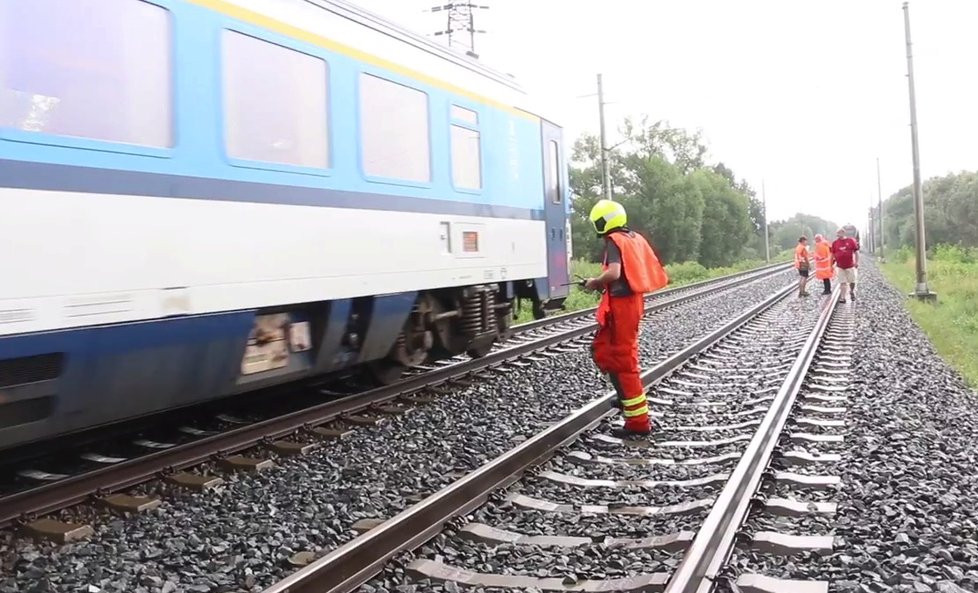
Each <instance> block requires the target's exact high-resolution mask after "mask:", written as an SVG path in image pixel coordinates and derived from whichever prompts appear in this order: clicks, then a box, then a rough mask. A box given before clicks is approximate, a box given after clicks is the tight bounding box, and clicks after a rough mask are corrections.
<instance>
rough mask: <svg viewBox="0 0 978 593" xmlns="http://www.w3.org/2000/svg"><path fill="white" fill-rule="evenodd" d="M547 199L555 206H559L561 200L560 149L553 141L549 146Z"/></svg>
mask: <svg viewBox="0 0 978 593" xmlns="http://www.w3.org/2000/svg"><path fill="white" fill-rule="evenodd" d="M547 168H548V169H549V171H548V175H547V177H548V179H547V199H548V200H550V201H551V202H553V203H554V204H559V203H560V199H561V193H562V192H561V189H560V148H559V147H558V146H557V142H556V141H555V140H551V141H550V143H549V144H548V145H547Z"/></svg>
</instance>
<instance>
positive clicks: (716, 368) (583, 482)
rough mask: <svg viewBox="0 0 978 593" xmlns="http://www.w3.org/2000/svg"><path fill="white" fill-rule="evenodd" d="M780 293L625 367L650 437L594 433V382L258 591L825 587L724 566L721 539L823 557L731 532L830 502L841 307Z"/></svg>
mask: <svg viewBox="0 0 978 593" xmlns="http://www.w3.org/2000/svg"><path fill="white" fill-rule="evenodd" d="M794 291H795V288H794V287H788V288H785V289H783V290H780V291H778V292H777V293H776V294H774V295H772V296H771V297H770V298H768V299H767V300H766V301H764V302H763V303H761V304H760V305H758V306H756V307H754V308H752V309H751V310H750V311H747V312H745V313H744V314H743V315H741V316H740V317H738V318H737V319H734V320H732V321H731V322H730V323H728V324H726V325H725V326H724V327H721V328H719V329H717V330H716V331H713V332H711V333H710V334H709V335H706V336H704V337H702V338H701V339H699V340H697V341H696V343H694V344H691V345H689V346H688V347H687V348H685V349H683V350H682V351H680V352H677V353H675V354H674V355H672V356H670V357H669V358H668V359H667V360H665V361H664V362H662V363H661V364H659V365H657V366H655V367H654V368H652V369H650V370H648V371H647V372H645V373H644V374H643V380H644V382H645V383H646V385H647V386H649V401H650V407H651V408H652V409H653V411H654V412H655V415H656V417H657V421H658V423H659V424H660V425H661V426H660V430H659V431H658V432H657V434H656V435H655V437H654V439H652V440H621V439H618V438H614V437H610V436H607V432H608V429H609V428H610V427H611V426H612V425H614V424H616V423H620V420H617V419H616V418H617V417H618V414H617V413H616V412H615V411H614V410H613V409H612V408H611V402H612V400H613V398H614V395H613V393H608V394H606V395H605V396H603V397H601V398H599V399H597V400H595V401H593V402H591V403H590V404H588V405H586V406H585V407H583V408H581V409H579V410H577V411H576V412H574V413H573V414H571V415H569V416H567V417H566V418H565V419H563V420H562V421H560V422H558V423H556V424H554V425H552V426H550V427H549V428H547V429H546V430H544V431H543V432H541V433H539V434H537V435H536V436H534V437H532V438H530V439H528V440H527V441H526V442H524V443H522V444H521V445H519V446H517V447H515V448H513V449H511V450H510V451H509V452H507V453H506V454H504V455H502V456H501V457H499V458H497V459H495V460H493V461H491V462H489V463H487V464H485V465H484V466H483V467H481V468H480V469H478V470H477V471H474V472H472V473H469V474H468V475H466V476H464V477H463V478H461V479H459V480H458V481H456V482H454V483H452V484H451V485H449V486H447V487H445V488H444V489H442V490H440V491H438V492H436V493H434V494H433V495H431V496H429V497H427V498H425V499H424V500H422V501H421V502H419V503H417V504H415V505H413V506H411V507H409V508H407V509H406V510H404V511H403V512H401V513H399V514H397V515H395V516H393V517H391V518H389V519H387V520H385V521H383V522H380V523H379V524H378V525H376V526H375V527H373V528H372V529H370V530H369V531H367V532H366V533H363V534H362V535H360V536H359V537H357V538H356V539H354V540H352V541H350V542H348V543H347V544H345V545H343V546H341V547H339V548H337V549H335V550H333V551H331V552H329V553H328V554H326V555H325V556H323V557H321V558H319V559H318V560H315V561H314V562H312V563H311V564H309V565H308V566H307V567H305V568H303V569H301V570H299V571H297V572H295V573H293V574H291V575H290V576H288V577H287V578H285V579H283V580H281V581H280V582H278V583H276V584H274V585H272V586H271V587H269V588H266V589H264V591H265V592H266V593H313V592H315V593H340V592H348V591H354V590H357V589H358V587H361V586H363V588H361V589H359V590H362V591H378V590H395V589H396V590H403V591H429V590H438V591H441V590H444V591H458V590H459V589H460V586H474V587H477V588H479V589H478V590H480V591H503V590H511V589H522V590H527V589H529V590H541V591H666V592H668V593H679V592H682V593H692V592H697V593H706V592H708V591H711V590H717V589H720V590H726V591H744V592H747V591H750V592H758V591H766V592H773V591H777V592H781V591H783V592H785V593H788V592H797V593H825V592H826V591H827V590H828V584H827V583H825V582H818V581H786V580H778V579H772V578H768V577H766V576H765V575H762V574H750V573H745V574H738V569H737V566H738V564H737V563H733V564H731V563H730V559H731V557H732V555H735V554H736V553H738V550H739V553H746V554H775V555H786V556H791V555H798V554H801V555H805V554H824V553H828V552H831V551H832V548H833V544H834V542H833V540H832V538H831V537H827V536H821V537H819V536H810V535H808V534H804V533H802V534H797V533H785V532H778V531H773V530H772V531H757V530H755V531H753V532H745V530H744V525H745V521H747V520H748V518H749V517H751V518H752V520H753V519H756V518H757V517H770V516H789V517H790V516H794V517H798V516H812V515H814V516H823V517H825V516H828V517H831V515H832V514H833V513H834V511H835V507H834V504H833V503H832V502H831V498H832V493H833V492H834V489H835V488H838V486H839V478H837V477H835V476H832V475H825V474H824V470H825V467H829V468H831V465H832V464H833V463H838V462H839V459H838V455H834V454H832V453H831V452H822V451H826V450H830V449H831V447H832V446H833V445H835V444H837V443H840V442H841V441H842V438H843V437H842V436H841V435H840V434H839V430H840V429H841V427H842V426H843V421H842V420H841V417H842V416H843V415H844V414H845V411H846V409H845V403H846V396H845V391H846V385H847V383H848V381H849V377H848V373H849V368H848V359H849V356H850V355H851V353H852V349H851V346H850V345H849V341H850V340H851V337H852V335H851V332H852V329H851V328H852V316H851V309H849V308H846V307H842V306H838V308H837V304H836V303H837V298H838V290H836V291H835V292H834V293H833V294H832V295H831V296H830V297H825V298H823V299H821V300H820V302H819V306H818V308H813V307H811V306H810V305H806V303H807V301H805V300H801V301H800V300H797V299H791V298H790V297H791V296H792V295H793V294H794ZM806 306H807V309H806ZM813 449H814V450H816V452H812V450H813ZM798 467H801V468H803V469H796V468H798ZM812 468H814V469H812ZM594 473H599V474H603V475H602V477H600V478H594V477H592V476H593V474H594ZM596 491H601V494H598V495H595V494H594V493H595V492H596ZM772 492H774V494H775V495H774V496H772V495H771V493H772ZM650 493H651V495H650ZM812 493H818V494H817V496H816V498H815V499H813V498H809V496H811V495H812ZM609 499H614V500H613V501H612V502H609ZM650 499H654V500H656V501H657V502H656V504H655V505H651V504H649V502H648V501H649V500H650ZM601 520H605V521H612V522H614V521H613V520H617V521H618V523H617V526H618V527H620V528H621V529H623V530H624V531H625V533H621V534H611V533H608V532H607V530H606V529H604V528H602V527H598V526H597V525H598V524H599V523H600V522H601ZM754 523H756V521H754ZM663 525H668V527H667V529H666V530H662V527H663ZM561 530H564V532H561ZM599 535H604V536H605V537H599ZM422 546H423V549H422V551H421V553H420V554H415V553H414V552H413V551H415V550H417V549H418V548H420V547H422ZM581 548H585V549H587V552H582V553H579V554H575V553H574V550H576V549H581ZM543 550H550V552H544V551H543ZM602 555H603V556H605V558H604V559H602V560H599V561H595V560H594V556H602ZM608 555H610V556H611V559H610V560H609V559H607V556H608ZM571 557H573V558H575V559H577V560H580V561H582V562H583V561H584V560H586V559H590V560H589V561H590V562H591V565H590V566H586V567H582V566H578V565H576V564H575V562H574V561H572V560H570V558H571ZM734 557H735V558H736V556H734ZM446 558H447V560H446ZM528 559H529V560H528ZM534 559H535V560H534ZM534 562H535V563H536V564H535V565H533V563H534ZM595 565H596V566H597V568H595ZM487 568H491V569H493V570H486V569H487ZM371 579H373V580H371Z"/></svg>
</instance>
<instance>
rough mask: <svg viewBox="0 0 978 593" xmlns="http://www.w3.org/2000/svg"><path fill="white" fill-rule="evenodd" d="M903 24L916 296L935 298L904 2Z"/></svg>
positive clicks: (908, 10)
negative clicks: (929, 273) (929, 274)
mask: <svg viewBox="0 0 978 593" xmlns="http://www.w3.org/2000/svg"><path fill="white" fill-rule="evenodd" d="M903 26H904V30H905V32H906V36H907V83H908V85H909V88H910V145H911V149H912V150H913V206H914V215H915V216H916V218H917V287H916V289H915V290H914V296H915V297H917V298H918V299H921V300H934V299H936V298H937V295H936V294H934V293H933V292H931V291H930V288H928V287H927V242H926V239H925V237H924V190H923V187H922V184H921V182H920V148H919V145H918V144H917V100H916V95H915V93H914V85H913V52H912V51H911V47H912V44H911V43H910V6H909V4H908V3H907V2H904V3H903Z"/></svg>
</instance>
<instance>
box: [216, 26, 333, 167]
mask: <svg viewBox="0 0 978 593" xmlns="http://www.w3.org/2000/svg"><path fill="white" fill-rule="evenodd" d="M223 35H224V39H223V53H224V134H225V145H226V147H227V153H228V156H229V157H231V158H236V159H244V160H249V161H263V162H269V163H283V164H287V165H295V166H299V167H311V168H319V169H325V168H327V167H328V166H329V135H328V134H329V133H328V130H327V120H328V117H327V92H328V90H327V84H328V83H327V80H328V78H329V76H328V73H329V70H328V66H327V64H326V62H325V61H323V60H321V59H320V58H316V57H313V56H310V55H308V54H304V53H301V52H298V51H295V50H292V49H289V48H286V47H283V46H281V45H276V44H274V43H270V42H268V41H263V40H261V39H257V38H255V37H250V36H248V35H244V34H241V33H236V32H234V31H224V33H223Z"/></svg>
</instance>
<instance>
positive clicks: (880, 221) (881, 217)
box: [876, 157, 886, 264]
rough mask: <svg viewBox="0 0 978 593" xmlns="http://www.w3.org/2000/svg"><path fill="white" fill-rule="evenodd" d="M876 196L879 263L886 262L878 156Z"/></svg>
mask: <svg viewBox="0 0 978 593" xmlns="http://www.w3.org/2000/svg"><path fill="white" fill-rule="evenodd" d="M876 196H877V199H878V200H879V202H878V207H877V214H878V216H877V218H879V227H880V247H879V252H880V263H881V264H885V263H886V256H885V255H884V253H883V247H884V246H885V245H886V237H885V236H884V233H885V229H884V227H883V185H882V184H881V183H880V157H876Z"/></svg>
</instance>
